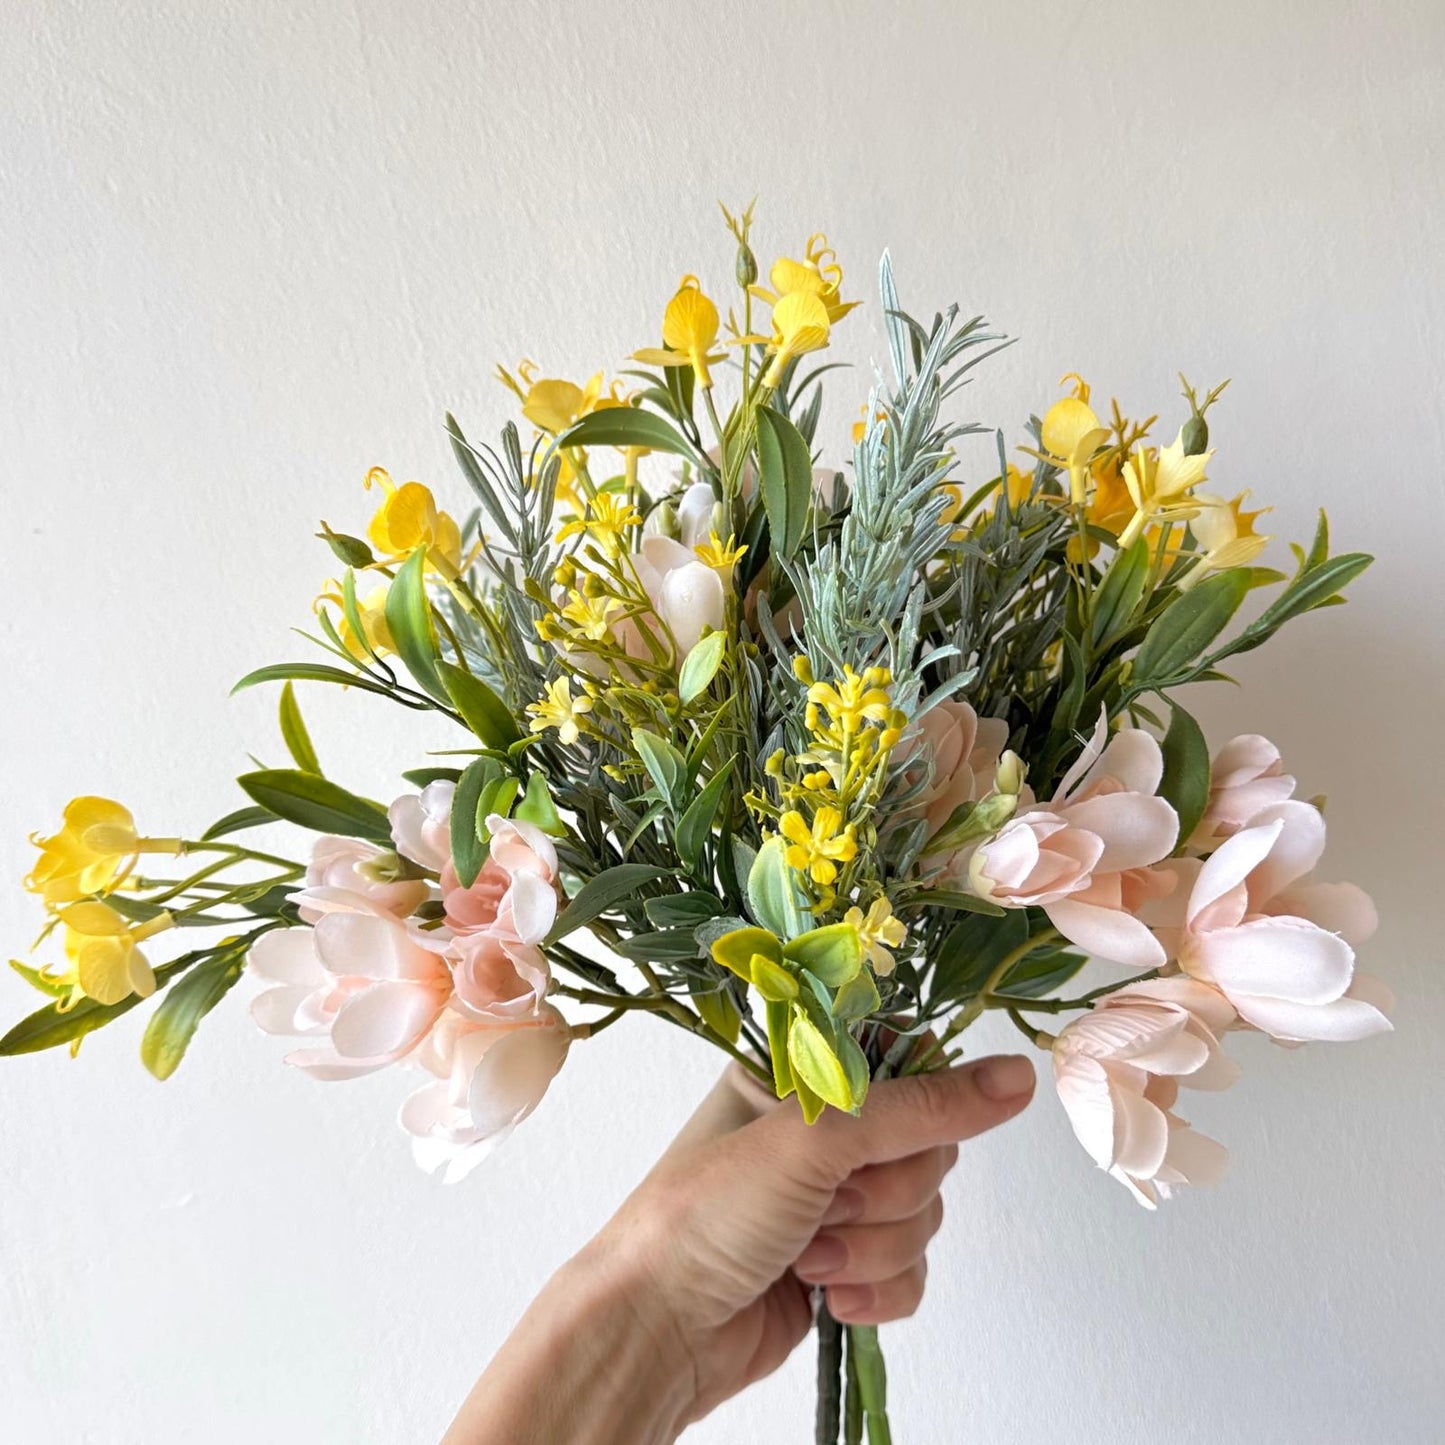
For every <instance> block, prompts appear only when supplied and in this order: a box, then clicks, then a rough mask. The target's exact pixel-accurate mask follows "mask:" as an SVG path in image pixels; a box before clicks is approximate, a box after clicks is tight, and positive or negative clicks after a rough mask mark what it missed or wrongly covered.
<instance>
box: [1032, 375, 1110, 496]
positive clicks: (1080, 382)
mask: <svg viewBox="0 0 1445 1445" xmlns="http://www.w3.org/2000/svg"><path fill="white" fill-rule="evenodd" d="M1064 381H1065V382H1068V381H1072V382H1073V383H1074V391H1073V395H1072V396H1066V397H1064V398H1063V399H1062V400H1060V401H1056V402H1055V403H1054V404H1053V405H1052V406H1051V407H1050V408H1049V409H1048V411H1046V412H1045V413H1044V420H1043V425H1042V427H1041V429H1040V432H1039V440H1040V443H1041V444H1042V446H1043V455H1044V459H1045V460H1046V461H1048V462H1050V463H1051V464H1052V465H1053V466H1056V467H1060V468H1062V469H1063V470H1064V471H1066V472H1068V474H1069V500H1070V501H1071V502H1072V503H1073V504H1074V506H1076V507H1081V506H1083V505H1084V501H1085V497H1086V489H1087V484H1088V477H1089V459H1090V458H1091V457H1092V456H1093V455H1094V453H1095V452H1096V451H1098V449H1099V448H1100V447H1101V446H1103V445H1104V443H1105V442H1106V441H1108V439H1109V429H1108V427H1106V426H1103V425H1101V424H1100V422H1099V418H1098V417H1097V416H1095V414H1094V409H1093V407H1091V406H1090V405H1089V384H1088V382H1086V381H1085V380H1084V379H1083V378H1082V377H1081V376H1078V375H1076V374H1075V373H1073V372H1070V373H1069V375H1068V376H1066V377H1064Z"/></svg>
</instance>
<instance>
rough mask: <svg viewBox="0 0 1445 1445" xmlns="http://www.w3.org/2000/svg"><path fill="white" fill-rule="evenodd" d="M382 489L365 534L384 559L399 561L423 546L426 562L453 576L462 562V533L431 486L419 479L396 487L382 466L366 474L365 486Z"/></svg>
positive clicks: (368, 488) (373, 468) (459, 568)
mask: <svg viewBox="0 0 1445 1445" xmlns="http://www.w3.org/2000/svg"><path fill="white" fill-rule="evenodd" d="M373 485H376V486H379V487H380V488H381V489H382V491H383V492H384V493H385V496H384V498H383V499H382V503H381V506H380V508H378V510H377V513H376V515H375V516H374V517H373V518H372V519H371V523H370V525H369V526H368V527H367V529H366V535H367V536H368V537H369V538H370V539H371V544H372V546H373V547H375V548H376V550H377V551H378V552H379V553H381V555H382V557H383V558H384V559H385V560H386V561H388V562H399V561H403V560H404V559H405V558H407V557H409V556H411V554H412V553H413V552H415V551H416V550H417V548H419V547H425V548H426V549H427V562H428V564H429V565H430V566H432V567H434V568H435V569H436V570H437V571H438V572H441V573H443V574H445V575H447V576H453V577H454V576H455V575H456V574H457V573H458V572H459V571H460V570H461V565H462V534H461V530H460V528H458V526H457V524H456V522H455V521H453V519H452V518H451V517H450V516H448V515H447V513H445V512H443V511H442V510H441V509H440V508H439V507H438V506H437V504H436V498H435V497H434V496H432V494H431V490H430V489H429V488H427V487H424V486H423V485H422V484H421V483H420V482H405V483H403V484H402V485H401V486H400V487H398V486H397V485H396V483H395V482H393V481H392V479H391V476H390V474H389V473H388V472H387V471H386V470H385V469H384V468H382V467H372V469H371V470H370V471H369V472H368V473H367V474H366V487H367V490H368V491H369V490H370V489H371V487H372V486H373Z"/></svg>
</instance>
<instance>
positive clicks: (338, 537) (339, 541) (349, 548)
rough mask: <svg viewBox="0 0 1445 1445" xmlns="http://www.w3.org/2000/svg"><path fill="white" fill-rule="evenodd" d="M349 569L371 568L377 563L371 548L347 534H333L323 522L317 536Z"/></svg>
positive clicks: (359, 539) (357, 538) (358, 538)
mask: <svg viewBox="0 0 1445 1445" xmlns="http://www.w3.org/2000/svg"><path fill="white" fill-rule="evenodd" d="M316 535H317V536H318V537H320V538H321V540H322V541H323V542H325V543H326V544H327V545H328V546H329V547H330V548H331V550H332V551H333V552H335V553H336V555H337V556H338V557H339V558H340V559H341V561H342V562H343V563H344V564H345V565H346V566H348V567H370V566H371V564H372V563H373V562H375V561H376V558H375V556H373V555H372V551H371V548H370V547H369V546H367V544H366V543H365V542H363V541H362V540H361V538H360V537H348V536H347V535H346V533H345V532H333V531H332V530H331V528H330V527H329V526H328V525H327V524H326V523H325V522H323V523H322V524H321V530H320V531H319V532H318V533H317V534H316Z"/></svg>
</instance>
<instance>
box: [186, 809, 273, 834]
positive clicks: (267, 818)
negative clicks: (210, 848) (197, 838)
mask: <svg viewBox="0 0 1445 1445" xmlns="http://www.w3.org/2000/svg"><path fill="white" fill-rule="evenodd" d="M275 821H276V815H275V813H273V812H272V811H271V810H270V809H269V808H260V807H256V806H254V805H253V806H251V807H247V808H237V809H236V811H235V812H234V813H227V814H226V816H225V817H224V818H218V819H217V820H216V821H215V822H214V823H212V824H211V826H210V827H209V828H207V829H206V831H205V832H204V833H202V834H201V842H203V843H210V842H213V841H214V840H215V839H217V838H224V837H226V835H227V834H229V833H244V832H245V831H246V829H248V828H264V827H265V826H266V824H267V823H274V822H275Z"/></svg>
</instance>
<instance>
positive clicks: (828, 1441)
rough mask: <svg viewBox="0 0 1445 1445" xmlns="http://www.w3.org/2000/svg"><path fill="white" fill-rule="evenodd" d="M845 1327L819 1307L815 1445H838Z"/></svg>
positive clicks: (825, 1308)
mask: <svg viewBox="0 0 1445 1445" xmlns="http://www.w3.org/2000/svg"><path fill="white" fill-rule="evenodd" d="M842 1371H843V1327H842V1325H840V1324H839V1323H838V1321H837V1320H835V1319H834V1318H833V1316H832V1315H831V1314H829V1313H828V1306H827V1305H826V1304H820V1305H819V1306H818V1408H817V1411H816V1413H815V1415H814V1417H813V1422H814V1423H813V1445H838V1423H839V1412H840V1396H841V1394H842Z"/></svg>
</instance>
